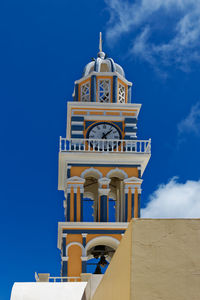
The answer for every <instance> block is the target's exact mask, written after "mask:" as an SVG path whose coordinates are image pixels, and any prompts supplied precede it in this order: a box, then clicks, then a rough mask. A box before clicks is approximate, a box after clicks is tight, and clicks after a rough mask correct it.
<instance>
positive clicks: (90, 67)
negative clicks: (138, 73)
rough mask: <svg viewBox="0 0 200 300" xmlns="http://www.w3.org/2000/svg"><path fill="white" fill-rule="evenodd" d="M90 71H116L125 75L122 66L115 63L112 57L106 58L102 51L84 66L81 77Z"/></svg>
mask: <svg viewBox="0 0 200 300" xmlns="http://www.w3.org/2000/svg"><path fill="white" fill-rule="evenodd" d="M91 72H117V73H119V74H120V75H121V76H123V77H125V73H124V70H123V68H122V67H121V66H120V65H118V64H116V63H115V62H114V60H113V59H112V58H108V57H107V56H106V54H105V53H104V52H102V51H100V52H99V53H98V56H97V58H96V59H93V61H92V62H90V63H88V64H87V65H86V66H85V68H84V71H83V77H85V76H88V75H89V74H90V73H91Z"/></svg>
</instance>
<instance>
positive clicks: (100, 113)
mask: <svg viewBox="0 0 200 300" xmlns="http://www.w3.org/2000/svg"><path fill="white" fill-rule="evenodd" d="M103 114H104V112H103V111H102V112H101V111H99V112H98V111H91V112H90V115H103Z"/></svg>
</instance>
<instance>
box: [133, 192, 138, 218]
mask: <svg viewBox="0 0 200 300" xmlns="http://www.w3.org/2000/svg"><path fill="white" fill-rule="evenodd" d="M134 218H138V188H137V187H136V188H135V194H134Z"/></svg>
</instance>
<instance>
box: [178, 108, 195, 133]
mask: <svg viewBox="0 0 200 300" xmlns="http://www.w3.org/2000/svg"><path fill="white" fill-rule="evenodd" d="M178 133H179V134H182V133H184V134H185V133H194V134H196V135H200V103H199V102H197V103H196V104H195V105H193V106H192V107H191V110H190V112H189V114H188V116H187V117H186V118H185V119H183V120H182V121H181V122H180V123H179V124H178Z"/></svg>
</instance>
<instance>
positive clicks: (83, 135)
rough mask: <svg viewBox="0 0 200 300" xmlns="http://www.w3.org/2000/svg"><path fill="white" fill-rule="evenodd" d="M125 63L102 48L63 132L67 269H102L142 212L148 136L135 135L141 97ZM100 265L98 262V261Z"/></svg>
mask: <svg viewBox="0 0 200 300" xmlns="http://www.w3.org/2000/svg"><path fill="white" fill-rule="evenodd" d="M131 87H132V83H131V82H129V81H127V79H126V78H125V74H124V70H123V68H122V67H121V66H120V65H118V64H117V63H115V62H114V61H113V59H112V58H109V57H107V56H106V54H105V53H104V52H103V51H102V43H101V34H100V46H99V53H98V55H97V58H96V59H93V60H92V61H91V62H90V63H88V64H87V65H86V67H85V69H84V72H83V77H82V78H81V79H79V80H77V81H75V88H74V93H73V101H70V102H68V103H67V104H68V105H67V130H66V138H63V137H60V150H59V180H58V189H59V190H62V191H64V196H65V200H64V210H65V222H60V223H59V225H58V247H59V249H60V250H61V257H62V270H61V275H62V276H64V277H65V276H66V277H80V274H81V273H90V272H91V270H92V268H93V264H94V270H93V272H95V273H101V272H103V269H102V267H103V266H106V265H107V264H108V263H109V262H110V260H111V259H112V256H113V253H114V251H115V250H116V248H117V247H118V245H119V242H120V239H121V236H122V234H123V233H124V231H125V230H126V228H127V225H128V222H129V221H130V220H131V219H132V218H139V217H140V199H141V184H142V175H143V172H144V170H145V168H146V166H147V163H148V161H149V158H150V152H151V141H150V140H138V139H137V120H138V115H139V112H140V108H141V104H136V103H133V101H132V98H131ZM95 264H96V265H95Z"/></svg>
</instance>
